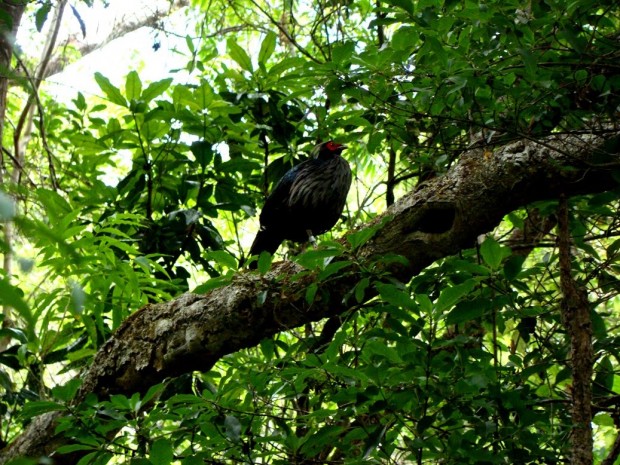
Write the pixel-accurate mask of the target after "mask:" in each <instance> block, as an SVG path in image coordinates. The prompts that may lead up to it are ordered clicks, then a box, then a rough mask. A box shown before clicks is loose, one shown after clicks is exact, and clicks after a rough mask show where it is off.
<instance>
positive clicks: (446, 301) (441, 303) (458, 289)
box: [435, 279, 476, 312]
mask: <svg viewBox="0 0 620 465" xmlns="http://www.w3.org/2000/svg"><path fill="white" fill-rule="evenodd" d="M475 285H476V281H474V280H473V279H470V280H468V281H465V282H464V283H463V284H458V285H456V286H452V287H447V288H445V289H444V290H443V291H441V294H439V298H438V299H437V303H436V304H435V309H436V310H437V311H438V312H443V311H444V310H447V309H448V308H450V307H452V306H453V305H454V304H456V303H457V302H458V301H459V300H461V299H462V298H463V297H464V296H466V295H467V294H469V293H470V292H471V291H472V289H473V288H474V286H475Z"/></svg>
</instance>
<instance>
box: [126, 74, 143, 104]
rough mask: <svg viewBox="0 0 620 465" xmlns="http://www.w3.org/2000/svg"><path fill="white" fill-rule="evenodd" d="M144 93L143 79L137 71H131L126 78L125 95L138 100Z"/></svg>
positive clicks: (129, 98)
mask: <svg viewBox="0 0 620 465" xmlns="http://www.w3.org/2000/svg"><path fill="white" fill-rule="evenodd" d="M141 94H142V81H141V80H140V76H139V75H138V73H137V71H130V72H129V74H127V77H126V79H125V95H126V96H127V100H129V101H130V102H131V101H132V100H138V99H139V98H140V95H141Z"/></svg>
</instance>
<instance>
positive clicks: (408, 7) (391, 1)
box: [384, 0, 413, 15]
mask: <svg viewBox="0 0 620 465" xmlns="http://www.w3.org/2000/svg"><path fill="white" fill-rule="evenodd" d="M384 3H385V4H386V5H391V6H395V7H397V8H401V9H403V10H405V11H406V12H407V13H409V15H413V2H412V1H411V0H384Z"/></svg>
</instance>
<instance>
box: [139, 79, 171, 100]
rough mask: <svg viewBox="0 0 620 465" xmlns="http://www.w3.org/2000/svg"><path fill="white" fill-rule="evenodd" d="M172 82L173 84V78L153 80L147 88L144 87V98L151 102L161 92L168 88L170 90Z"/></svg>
mask: <svg viewBox="0 0 620 465" xmlns="http://www.w3.org/2000/svg"><path fill="white" fill-rule="evenodd" d="M170 84H172V78H166V79H162V80H160V81H156V82H151V83H150V84H149V85H148V86H147V88H146V89H144V92H142V97H141V98H142V100H143V101H145V102H150V101H151V100H153V99H154V98H156V97H159V96H160V95H161V94H163V93H164V92H166V90H168V87H170Z"/></svg>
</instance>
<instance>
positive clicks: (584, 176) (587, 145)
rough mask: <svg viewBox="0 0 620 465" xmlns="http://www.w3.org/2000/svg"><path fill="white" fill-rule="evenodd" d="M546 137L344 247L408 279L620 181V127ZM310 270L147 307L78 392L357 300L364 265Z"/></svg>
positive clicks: (484, 160) (161, 368)
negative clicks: (524, 219) (523, 212)
mask: <svg viewBox="0 0 620 465" xmlns="http://www.w3.org/2000/svg"><path fill="white" fill-rule="evenodd" d="M542 142H543V143H542V144H537V143H534V142H532V141H528V140H523V141H517V142H514V143H511V144H509V145H506V146H504V147H502V148H500V149H497V150H496V151H495V152H494V153H493V154H490V155H489V154H488V153H483V151H482V150H472V151H470V152H467V153H466V154H464V155H463V156H462V157H461V159H460V161H459V162H458V163H457V164H456V165H455V166H454V167H453V168H452V169H451V170H450V171H449V172H448V173H446V174H445V175H444V176H441V177H437V178H434V179H432V180H430V181H429V182H427V183H426V184H423V185H421V186H420V187H419V188H418V189H417V190H416V191H413V192H410V193H408V194H407V195H406V196H405V197H403V198H402V199H400V200H399V201H397V202H396V203H395V204H394V205H393V206H392V207H391V208H390V209H388V210H387V211H386V212H385V214H383V215H382V216H380V217H378V218H376V219H375V220H374V221H373V222H372V223H371V224H370V225H369V226H373V225H374V226H377V227H378V226H379V225H382V226H381V228H380V229H379V230H378V232H377V233H376V234H375V236H374V237H373V238H371V239H370V240H369V241H368V242H367V243H366V244H364V245H363V246H362V247H361V248H360V249H358V250H357V251H356V252H355V254H354V255H353V256H346V257H339V259H345V260H352V261H353V262H354V263H359V262H361V263H367V262H369V261H375V260H379V261H381V257H385V256H386V255H390V254H398V255H402V256H404V257H405V258H406V259H407V264H406V265H404V264H402V263H394V262H381V263H382V266H383V267H384V269H385V270H386V271H387V272H390V273H391V274H392V276H394V277H396V278H397V279H400V280H402V281H408V280H409V279H410V278H411V277H412V276H413V275H415V274H416V273H418V272H420V271H421V270H422V269H423V268H425V267H426V266H428V265H430V264H431V263H433V262H434V261H435V260H437V259H439V258H442V257H445V256H448V255H451V254H454V253H456V252H457V251H459V250H460V249H463V248H468V247H471V246H473V245H474V243H475V238H476V237H477V236H478V235H480V234H482V233H485V232H488V231H489V230H491V229H492V228H494V227H495V226H496V225H497V224H498V223H499V222H500V221H501V219H502V217H503V216H504V215H506V214H507V213H509V212H510V211H512V210H514V209H515V208H518V207H521V206H524V205H527V204H529V203H531V202H533V201H536V200H543V199H551V198H557V197H558V196H559V194H560V193H562V192H565V193H567V195H574V194H582V193H593V192H601V191H604V190H608V189H611V188H613V187H617V183H616V182H615V181H614V180H613V178H612V172H611V171H612V170H611V168H604V169H599V168H597V165H596V163H598V162H601V163H603V162H604V163H605V164H606V166H609V164H610V162H613V164H615V165H616V166H620V131H619V130H616V131H610V132H607V133H604V134H601V135H593V134H585V135H581V136H580V137H578V136H576V135H572V136H563V137H561V136H554V137H549V138H546V139H545V140H543V141H542ZM377 257H379V258H377ZM301 270H302V269H301V267H300V266H299V265H297V264H295V263H292V262H288V261H287V262H281V263H279V264H276V265H275V266H274V267H273V268H272V270H271V271H269V272H268V273H267V274H266V275H264V276H259V275H257V274H256V273H251V272H241V273H238V274H237V275H236V276H235V277H234V279H233V280H232V282H231V283H230V284H229V285H227V286H225V287H221V288H218V289H215V290H213V291H212V292H210V293H209V294H207V295H195V294H189V293H188V294H184V295H182V296H180V297H178V298H177V299H175V300H173V301H171V302H166V303H160V304H152V305H147V306H146V307H144V308H142V309H140V310H139V311H137V312H136V313H134V314H133V315H132V316H131V317H129V318H128V319H127V320H126V321H125V322H124V323H123V324H122V325H121V326H120V327H119V328H118V330H117V331H116V332H115V333H114V335H113V336H112V337H111V338H110V339H109V340H108V341H107V342H106V343H105V344H104V346H103V347H102V348H101V350H100V351H99V352H98V353H97V355H96V356H95V360H94V361H93V364H92V366H91V368H90V369H89V370H88V372H87V373H86V374H85V376H84V377H83V379H84V382H83V385H82V387H81V390H80V393H79V394H78V399H77V401H79V400H80V399H82V398H84V396H85V395H86V394H88V393H91V392H94V393H96V394H98V395H99V396H107V395H110V394H113V393H125V394H129V393H132V392H137V391H145V390H146V389H148V387H149V386H151V385H153V384H155V383H158V382H161V381H162V380H163V379H165V378H166V377H170V376H177V375H179V374H182V373H186V372H191V371H195V370H199V371H206V370H209V369H210V368H211V367H212V366H213V365H214V364H215V363H216V362H217V361H218V360H219V359H220V358H221V357H223V356H224V355H226V354H229V353H232V352H235V351H238V350H241V349H243V348H247V347H252V346H254V345H256V344H258V343H259V341H260V340H262V339H264V338H267V337H271V336H273V335H274V334H277V333H278V332H281V331H285V330H287V329H291V328H295V327H298V326H301V325H303V324H305V323H308V322H313V321H318V320H320V319H323V318H325V317H332V316H335V315H338V314H341V313H343V312H344V311H346V310H347V309H348V308H349V306H350V304H348V303H347V302H346V295H347V294H348V293H349V292H350V290H351V289H352V288H353V286H355V285H356V283H357V282H358V280H359V275H358V274H357V273H356V265H354V264H352V265H350V266H349V267H347V268H345V269H344V271H343V273H342V274H341V275H340V276H338V277H337V278H335V279H333V280H330V281H329V282H319V283H318V284H319V285H320V286H321V289H320V290H321V291H322V292H317V294H316V295H317V296H323V297H322V298H320V297H317V299H315V301H314V302H313V303H312V304H308V303H307V302H306V299H305V290H306V288H307V286H308V285H310V284H311V283H314V282H316V281H315V278H314V277H313V276H312V275H310V274H306V275H304V276H303V277H301V278H299V277H298V276H297V277H296V279H292V278H293V277H294V276H295V275H296V273H298V272H300V271H301ZM297 278H298V279H297ZM372 292H373V291H372V290H369V292H368V295H367V296H366V297H367V298H368V297H370V296H371V294H372ZM262 293H265V294H263V295H267V298H266V299H264V301H263V299H260V300H259V299H257V295H259V294H262ZM325 296H328V297H325ZM56 415H57V414H56ZM54 418H55V414H50V415H43V416H41V417H38V418H35V419H34V420H33V422H32V423H31V424H30V425H29V426H28V428H27V429H26V430H25V431H24V433H23V434H22V435H21V436H20V437H18V438H17V439H16V440H15V441H14V442H13V443H12V444H11V445H10V446H9V447H8V448H7V449H5V450H4V451H3V452H2V453H1V454H0V463H5V462H7V461H8V460H10V459H11V458H14V457H17V456H24V455H26V456H39V455H48V454H50V453H51V452H52V451H53V450H55V448H56V447H57V446H58V442H56V443H54V442H53V439H56V440H57V441H60V442H62V438H58V437H55V436H54V434H53V433H54V428H53V425H54V421H53V420H54ZM55 458H57V459H58V460H60V458H58V457H55ZM57 463H62V462H57Z"/></svg>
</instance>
